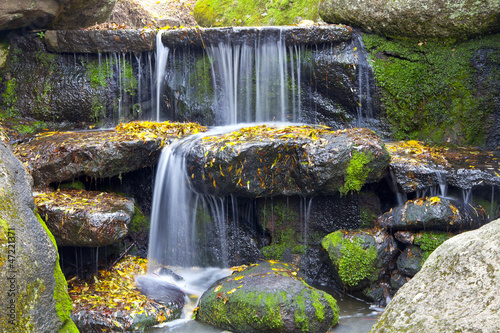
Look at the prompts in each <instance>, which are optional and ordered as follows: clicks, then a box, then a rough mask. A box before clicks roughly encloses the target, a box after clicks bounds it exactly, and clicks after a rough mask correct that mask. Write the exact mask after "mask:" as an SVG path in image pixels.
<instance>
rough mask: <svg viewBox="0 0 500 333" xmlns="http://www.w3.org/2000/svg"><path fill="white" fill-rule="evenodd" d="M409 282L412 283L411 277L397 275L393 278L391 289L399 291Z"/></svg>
mask: <svg viewBox="0 0 500 333" xmlns="http://www.w3.org/2000/svg"><path fill="white" fill-rule="evenodd" d="M408 281H410V278H409V277H407V276H404V275H401V274H399V273H396V274H394V275H392V276H391V288H392V290H394V291H398V290H399V288H401V287H402V286H403V285H404V284H405V283H406V282H408Z"/></svg>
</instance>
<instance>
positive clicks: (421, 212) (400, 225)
mask: <svg viewBox="0 0 500 333" xmlns="http://www.w3.org/2000/svg"><path fill="white" fill-rule="evenodd" d="M486 221H487V216H486V213H485V211H484V208H482V207H481V206H478V205H473V204H467V203H464V202H462V201H459V200H455V199H447V198H440V197H430V198H427V197H426V198H424V199H415V200H409V201H407V202H406V203H405V204H404V205H402V206H398V207H396V208H393V209H391V210H390V211H389V212H387V213H385V214H383V215H381V216H380V217H379V218H378V225H379V226H380V227H382V228H386V229H389V230H443V231H452V230H472V229H477V228H479V227H480V226H482V225H483V224H485V223H486Z"/></svg>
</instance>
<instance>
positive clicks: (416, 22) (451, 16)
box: [319, 0, 500, 38]
mask: <svg viewBox="0 0 500 333" xmlns="http://www.w3.org/2000/svg"><path fill="white" fill-rule="evenodd" d="M319 11H320V15H321V17H322V18H323V20H325V21H326V22H328V23H337V24H338V23H343V24H349V25H352V26H355V27H361V28H362V29H364V30H366V31H370V32H375V33H377V34H380V35H384V36H390V37H402V36H407V37H414V36H418V37H422V38H425V37H459V38H464V37H467V36H471V35H478V34H484V33H489V32H495V31H500V20H499V16H500V4H499V3H498V1H496V0H483V1H474V0H455V1H441V0H428V1H425V2H424V3H423V2H422V1H420V0H401V1H388V0H386V1H378V0H358V1H349V0H322V1H321V4H320V7H319Z"/></svg>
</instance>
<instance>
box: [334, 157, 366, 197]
mask: <svg viewBox="0 0 500 333" xmlns="http://www.w3.org/2000/svg"><path fill="white" fill-rule="evenodd" d="M372 160H373V154H372V153H371V152H367V153H366V152H358V151H354V153H353V154H352V158H351V160H350V161H349V165H348V166H347V169H346V173H345V176H344V185H343V186H342V187H341V188H340V189H339V191H340V194H342V195H346V194H347V193H349V192H351V191H356V192H359V191H360V190H361V188H362V187H363V185H364V184H365V181H366V178H367V177H368V173H369V172H370V171H371V169H370V168H368V167H366V165H367V164H368V163H370V162H371V161H372Z"/></svg>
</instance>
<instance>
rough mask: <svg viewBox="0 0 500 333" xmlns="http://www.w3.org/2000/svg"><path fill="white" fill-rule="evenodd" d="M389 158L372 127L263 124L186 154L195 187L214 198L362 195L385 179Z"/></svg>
mask: <svg viewBox="0 0 500 333" xmlns="http://www.w3.org/2000/svg"><path fill="white" fill-rule="evenodd" d="M388 163H389V154H388V152H387V151H386V149H385V147H384V144H383V143H382V141H381V140H380V138H379V137H378V136H377V135H376V134H375V133H374V132H372V131H371V130H368V129H347V130H340V131H332V130H330V129H328V128H326V127H311V126H305V125H304V126H291V125H290V126H284V125H281V126H278V125H276V126H272V125H260V126H253V127H245V128H241V129H240V130H237V131H234V132H230V133H226V134H221V135H213V136H206V137H204V138H202V139H201V140H200V141H198V142H196V143H195V144H193V145H192V147H191V149H190V150H189V151H188V152H187V155H186V170H187V173H188V177H189V179H190V180H191V183H192V185H193V187H194V189H195V190H196V191H198V192H200V193H208V194H211V195H215V196H226V195H228V194H234V195H238V196H242V197H267V196H277V195H287V196H291V195H305V196H308V195H315V194H331V193H338V192H339V191H340V192H341V193H344V194H346V193H348V192H350V191H359V190H360V189H361V187H362V186H363V185H364V184H365V183H370V182H376V181H378V180H380V179H381V178H382V177H383V176H384V175H385V172H386V169H387V167H388Z"/></svg>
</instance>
